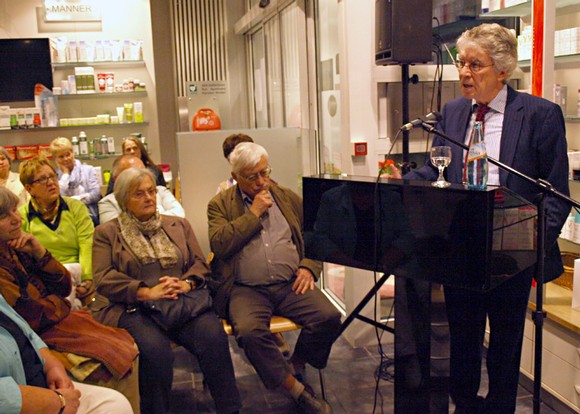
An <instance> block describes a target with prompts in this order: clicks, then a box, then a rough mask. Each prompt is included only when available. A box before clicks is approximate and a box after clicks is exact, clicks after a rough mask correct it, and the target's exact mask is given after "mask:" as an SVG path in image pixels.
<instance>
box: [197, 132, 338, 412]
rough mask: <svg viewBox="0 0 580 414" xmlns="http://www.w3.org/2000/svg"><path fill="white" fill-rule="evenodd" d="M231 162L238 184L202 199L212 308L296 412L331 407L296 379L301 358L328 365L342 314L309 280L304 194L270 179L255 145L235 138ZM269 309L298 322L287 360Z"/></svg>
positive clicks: (311, 264)
mask: <svg viewBox="0 0 580 414" xmlns="http://www.w3.org/2000/svg"><path fill="white" fill-rule="evenodd" d="M230 163H231V164H232V176H233V178H234V179H235V180H236V181H237V184H236V185H234V186H233V187H231V188H229V189H228V190H225V191H222V192H221V193H219V194H217V195H216V196H215V197H214V198H213V199H212V200H211V201H210V202H209V206H208V219H209V240H210V245H211V249H212V251H213V253H214V255H215V256H214V260H213V261H212V267H213V268H214V270H215V272H214V273H213V275H215V277H216V280H215V282H216V285H219V287H218V289H217V292H216V295H215V301H216V303H215V306H216V309H217V311H218V313H219V314H220V316H222V317H224V318H227V319H228V320H229V321H230V322H231V324H232V327H233V330H234V334H235V336H236V339H237V341H238V344H239V345H240V346H241V347H242V348H243V349H244V352H245V353H246V356H247V357H248V359H249V360H250V362H251V363H252V365H253V366H254V368H255V369H256V371H257V372H258V375H259V376H260V378H261V379H262V382H263V383H264V385H265V386H266V388H268V389H277V388H282V389H285V390H287V391H288V392H289V393H290V395H291V396H292V397H293V398H294V399H295V400H296V402H297V404H298V407H299V409H300V410H301V411H302V412H308V413H331V412H332V408H331V407H330V405H328V403H327V402H326V401H324V400H323V399H320V398H316V397H315V396H314V395H313V394H312V393H311V392H310V391H309V390H307V389H305V387H304V384H303V383H301V382H300V381H298V380H297V376H301V375H302V372H303V370H304V366H305V364H306V363H309V364H311V365H312V366H314V367H316V368H319V369H320V368H324V367H325V366H326V363H327V361H328V356H329V354H330V349H331V347H332V343H333V342H334V340H335V339H336V335H337V334H338V331H339V329H340V316H341V315H340V313H339V312H338V311H337V310H336V308H335V307H334V306H333V305H332V304H331V303H330V301H329V300H328V299H327V298H326V296H324V294H322V292H321V291H320V290H319V289H317V288H316V287H315V285H314V283H315V281H316V278H317V277H318V276H319V274H320V270H321V263H320V262H316V261H313V260H309V259H306V258H305V257H304V240H303V236H302V225H303V222H302V218H303V215H302V199H301V198H300V197H299V196H298V195H297V194H295V193H294V192H292V191H291V190H289V189H287V188H284V187H281V186H279V185H276V184H273V183H272V182H271V180H270V172H271V168H270V165H269V164H268V154H267V152H266V150H265V149H264V148H263V147H261V146H260V145H257V144H254V143H249V142H244V143H241V144H238V145H237V146H236V148H235V149H234V151H233V152H232V153H231V154H230ZM260 258H263V259H262V260H260ZM273 314H276V315H281V316H285V317H288V318H290V319H292V320H293V321H295V322H296V323H298V324H299V325H301V326H302V327H303V329H302V331H301V332H300V336H299V338H298V341H297V343H296V347H295V349H294V354H293V355H292V357H291V358H290V363H291V365H292V367H290V366H289V364H288V363H287V362H286V360H285V359H284V357H283V355H282V354H281V352H280V350H279V349H278V347H277V346H276V343H275V341H274V339H273V338H272V335H271V334H270V318H271V316H272V315H273Z"/></svg>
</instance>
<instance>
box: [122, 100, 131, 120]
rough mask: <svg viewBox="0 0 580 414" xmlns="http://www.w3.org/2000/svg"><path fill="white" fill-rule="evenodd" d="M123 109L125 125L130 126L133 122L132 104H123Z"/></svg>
mask: <svg viewBox="0 0 580 414" xmlns="http://www.w3.org/2000/svg"><path fill="white" fill-rule="evenodd" d="M124 107H125V119H126V120H127V123H128V124H130V123H132V122H133V103H132V102H130V103H126V104H124Z"/></svg>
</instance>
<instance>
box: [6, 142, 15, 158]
mask: <svg viewBox="0 0 580 414" xmlns="http://www.w3.org/2000/svg"><path fill="white" fill-rule="evenodd" d="M4 149H5V150H6V152H7V153H8V155H10V158H12V159H13V160H15V159H16V147H15V146H14V145H4Z"/></svg>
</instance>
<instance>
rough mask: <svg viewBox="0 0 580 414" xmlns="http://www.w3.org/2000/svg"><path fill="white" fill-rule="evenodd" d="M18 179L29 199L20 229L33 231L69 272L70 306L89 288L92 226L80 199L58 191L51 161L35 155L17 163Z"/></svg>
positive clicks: (74, 306) (76, 305) (21, 210)
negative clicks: (63, 195) (65, 195)
mask: <svg viewBox="0 0 580 414" xmlns="http://www.w3.org/2000/svg"><path fill="white" fill-rule="evenodd" d="M19 172H20V181H21V182H22V184H23V185H24V188H26V190H27V191H28V192H29V193H30V196H31V198H30V201H29V202H28V203H27V204H25V205H23V206H22V207H20V209H19V211H20V215H21V216H22V229H23V230H24V231H25V232H28V233H32V234H33V235H34V236H35V237H36V238H37V239H38V241H39V242H40V244H42V245H43V246H44V247H45V248H46V249H48V250H49V251H50V252H51V253H52V255H53V256H54V257H55V258H56V259H57V260H58V261H59V262H61V263H62V264H64V265H65V267H66V268H67V269H68V270H69V271H70V272H71V275H72V276H73V286H74V287H75V289H73V292H72V294H71V296H70V297H69V300H70V301H71V304H72V306H73V309H78V308H80V307H81V303H80V301H79V300H77V298H78V299H84V298H86V297H87V295H90V294H91V292H92V282H93V281H92V279H93V272H92V248H93V232H94V226H93V221H92V220H91V217H90V216H89V210H88V209H87V206H85V204H84V203H83V202H82V201H79V200H75V199H74V198H70V197H62V196H61V195H60V187H59V184H58V175H57V174H56V171H55V169H54V167H53V166H52V164H51V163H50V161H48V160H47V159H46V158H44V157H35V158H32V159H30V160H26V161H23V162H22V163H21V164H20V169H19Z"/></svg>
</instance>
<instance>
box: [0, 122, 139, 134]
mask: <svg viewBox="0 0 580 414" xmlns="http://www.w3.org/2000/svg"><path fill="white" fill-rule="evenodd" d="M148 125H149V122H131V123H124V124H95V125H71V126H57V127H43V128H29V129H0V134H18V133H25V134H26V133H31V132H42V131H65V130H71V129H76V130H85V129H103V128H104V129H122V128H135V127H140V126H148Z"/></svg>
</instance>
